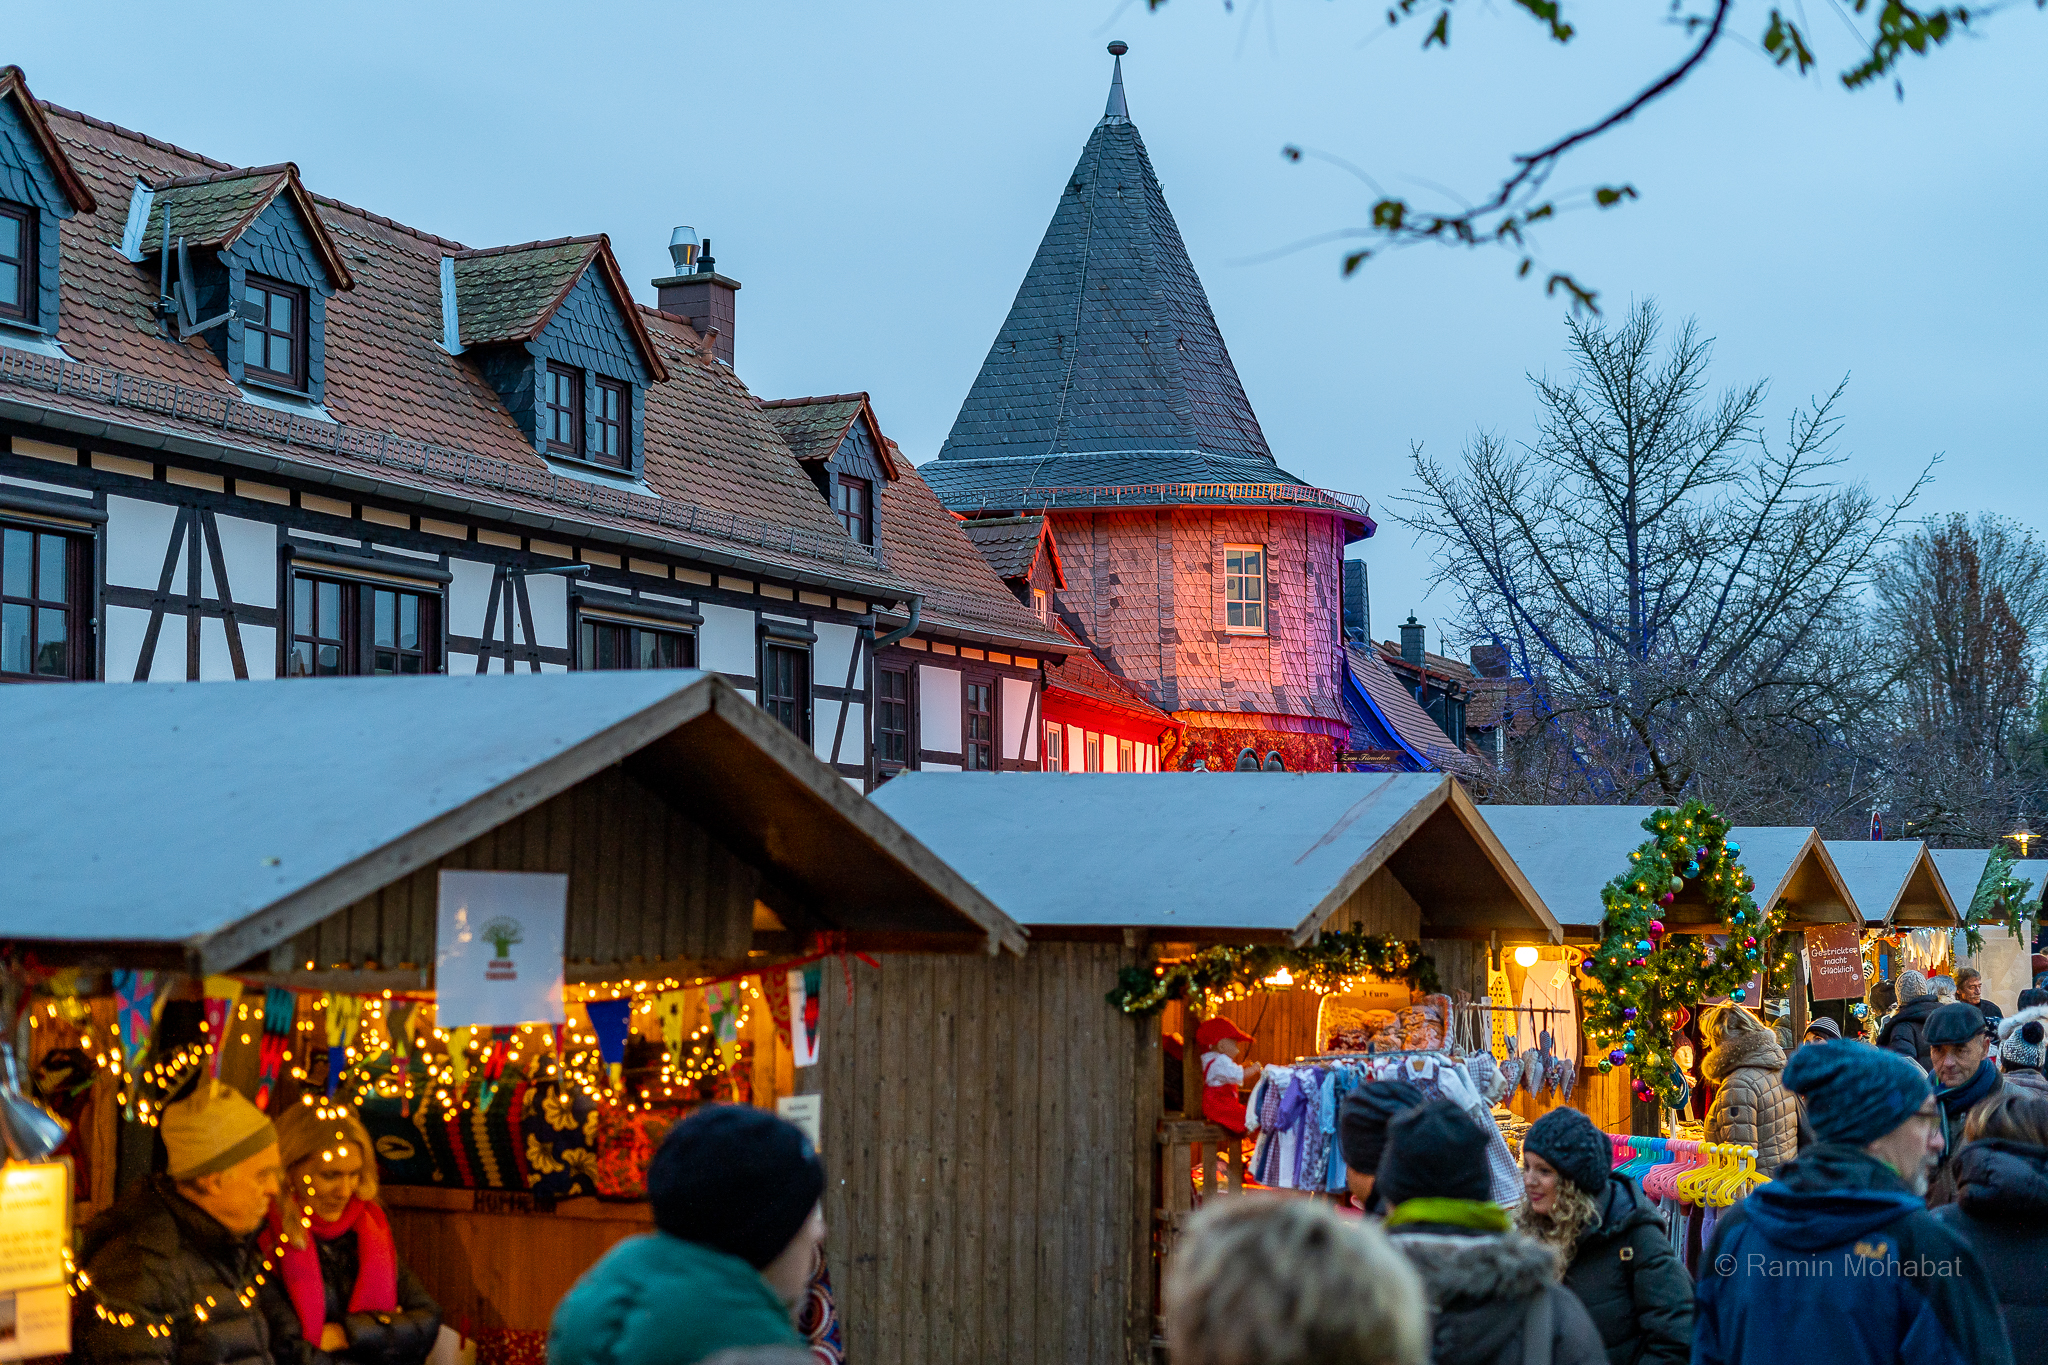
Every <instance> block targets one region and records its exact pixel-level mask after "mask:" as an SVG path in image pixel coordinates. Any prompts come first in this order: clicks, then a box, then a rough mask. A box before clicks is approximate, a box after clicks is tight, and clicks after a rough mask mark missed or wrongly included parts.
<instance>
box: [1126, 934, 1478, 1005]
mask: <svg viewBox="0 0 2048 1365" xmlns="http://www.w3.org/2000/svg"><path fill="white" fill-rule="evenodd" d="M1282 968H1285V969H1286V971H1287V973H1288V976H1289V977H1290V978H1291V980H1290V981H1288V982H1285V983H1281V984H1268V982H1267V978H1268V977H1271V976H1273V975H1274V974H1275V973H1277V972H1279V971H1280V970H1281V969H1282ZM1366 976H1376V977H1381V978H1386V979H1392V980H1399V981H1405V982H1407V983H1408V985H1409V987H1410V988H1411V989H1413V990H1418V991H1423V992H1425V993H1432V994H1433V993H1435V992H1437V991H1438V990H1440V989H1441V988H1442V987H1441V984H1440V983H1439V981H1438V979H1437V974H1436V959H1434V958H1432V957H1430V956H1429V955H1428V954H1426V953H1424V952H1423V951H1422V950H1421V948H1420V947H1419V946H1418V945H1416V944H1413V943H1403V942H1402V941H1401V940H1399V939H1396V938H1388V937H1386V936H1384V935H1381V934H1369V933H1366V932H1365V931H1364V930H1362V929H1356V930H1346V929H1335V930H1328V931H1326V932H1324V933H1323V934H1322V935H1321V936H1320V937H1319V938H1317V939H1316V941H1315V942H1313V943H1311V944H1309V945H1308V946H1307V947H1303V948H1289V947H1284V946H1281V945H1279V944H1271V943H1260V944H1252V945H1248V946H1246V947H1241V948H1240V947H1229V946H1224V947H1216V948H1204V949H1202V950H1201V951H1200V952H1198V953H1196V954H1195V955H1194V956H1193V957H1190V958H1187V959H1186V960H1184V961H1181V962H1171V963H1166V962H1162V963H1160V964H1158V965H1157V966H1155V967H1153V968H1152V969H1151V970H1150V971H1147V970H1146V969H1145V968H1143V967H1126V968H1124V969H1123V971H1122V972H1120V973H1118V975H1117V983H1116V989H1115V990H1113V991H1111V992H1110V993H1109V995H1108V997H1107V998H1108V1000H1109V1003H1110V1004H1112V1005H1115V1006H1116V1007H1117V1008H1118V1009H1120V1010H1122V1011H1123V1012H1124V1013H1125V1014H1131V1015H1147V1014H1157V1013H1158V1012H1159V1011H1160V1010H1161V1009H1163V1008H1165V1005H1166V1002H1167V1001H1169V1000H1184V999H1186V998H1188V997H1189V996H1194V997H1196V998H1197V999H1198V1000H1201V1001H1203V1002H1207V1001H1209V1000H1213V999H1218V998H1221V999H1238V998H1242V997H1243V996H1245V995H1248V994H1250V993H1251V992H1252V991H1255V990H1281V989H1284V988H1285V987H1286V986H1306V987H1307V988H1308V989H1309V990H1312V991H1316V992H1318V993H1321V994H1326V995H1327V994H1333V993H1337V994H1341V993H1343V992H1344V991H1345V990H1346V989H1347V988H1349V987H1351V986H1353V985H1355V983H1356V982H1357V981H1358V980H1359V979H1360V978H1362V977H1366Z"/></svg>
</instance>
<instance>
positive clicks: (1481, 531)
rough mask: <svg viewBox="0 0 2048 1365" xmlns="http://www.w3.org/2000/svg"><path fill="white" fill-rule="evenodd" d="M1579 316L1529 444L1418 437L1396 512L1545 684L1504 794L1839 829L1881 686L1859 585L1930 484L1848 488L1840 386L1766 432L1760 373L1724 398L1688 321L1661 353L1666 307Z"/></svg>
mask: <svg viewBox="0 0 2048 1365" xmlns="http://www.w3.org/2000/svg"><path fill="white" fill-rule="evenodd" d="M1566 326H1567V328H1568V329H1569V350H1570V354H1571V358H1572V359H1571V368H1570V371H1569V373H1568V374H1567V375H1566V376H1565V377H1564V378H1562V379H1553V378H1550V377H1534V376H1532V378H1531V383H1532V384H1533V386H1534V388H1535V391H1536V396H1537V403H1538V420H1537V429H1536V434H1535V436H1534V438H1533V439H1532V440H1530V441H1528V442H1526V443H1522V444H1519V445H1514V446H1510V445H1509V444H1508V443H1507V442H1506V441H1504V440H1502V439H1501V438H1500V437H1498V436H1496V435H1493V434H1491V433H1488V432H1481V433H1480V434H1478V435H1477V436H1475V437H1474V438H1473V440H1472V441H1471V442H1470V443H1469V444H1468V445H1467V447H1466V448H1465V451H1464V453H1463V456H1462V458H1461V460H1460V461H1459V462H1458V463H1457V464H1455V465H1446V464H1444V463H1441V462H1439V461H1437V460H1435V459H1433V458H1431V457H1430V456H1428V455H1427V454H1425V453H1424V452H1423V451H1422V450H1421V449H1419V448H1418V449H1417V450H1416V451H1415V452H1414V471H1415V476H1416V479H1417V480H1418V482H1419V484H1420V488H1419V490H1418V491H1416V492H1414V493H1412V494H1411V495H1410V496H1408V497H1407V498H1406V499H1404V500H1403V506H1402V508H1401V509H1400V510H1398V511H1397V513H1396V515H1397V516H1398V517H1399V518H1400V519H1401V520H1402V521H1403V522H1404V523H1405V524H1407V525H1408V526H1410V527H1412V528H1413V529H1415V530H1416V531H1418V532H1419V533H1420V534H1421V535H1422V536H1423V537H1424V538H1425V539H1427V540H1429V541H1432V542H1434V547H1435V551H1436V559H1437V563H1438V566H1439V567H1440V569H1441V570H1442V572H1443V573H1444V575H1445V577H1446V578H1447V579H1448V580H1449V582H1451V583H1452V584H1455V585H1456V587H1457V590H1458V592H1459V595H1460V598H1461V600H1460V602H1459V605H1458V608H1457V633H1459V634H1461V635H1462V636H1463V637H1465V639H1466V640H1467V641H1468V642H1482V641H1483V642H1487V643H1493V644H1498V645H1500V646H1502V647H1504V648H1505V649H1506V650H1507V654H1508V659H1509V661H1510V666H1511V668H1512V670H1513V671H1514V672H1515V673H1517V674H1518V675H1519V676H1520V677H1521V678H1522V680H1523V682H1524V685H1525V687H1526V688H1527V690H1528V693H1529V695H1530V696H1531V697H1532V698H1533V701H1534V706H1533V710H1534V712H1535V719H1534V723H1533V724H1531V725H1529V726H1527V727H1525V728H1524V730H1523V732H1522V733H1521V734H1519V735H1517V736H1515V738H1514V739H1513V740H1512V741H1511V746H1510V747H1511V752H1510V755H1509V761H1508V763H1507V764H1506V765H1505V771H1504V772H1503V774H1502V776H1501V778H1500V779H1499V780H1498V782H1497V784H1496V785H1497V787H1498V790H1496V791H1494V792H1492V793H1491V794H1492V795H1494V796H1495V797H1496V799H1503V798H1504V799H1519V800H1525V801H1584V802H1603V803H1605V802H1615V803H1631V802H1658V803H1663V802H1670V801H1677V800H1680V799H1682V798H1683V797H1684V796H1686V795H1688V794H1699V795H1702V796H1705V797H1707V798H1708V799H1710V800H1714V801H1716V802H1717V803H1718V804H1720V805H1721V806H1722V807H1723V809H1725V810H1727V811H1728V812H1729V813H1731V814H1734V815H1736V816H1737V817H1738V818H1741V819H1744V820H1748V819H1754V818H1785V817H1790V816H1796V818H1798V819H1800V820H1801V821H1806V820H1809V819H1811V820H1813V821H1814V822H1816V823H1822V824H1833V823H1835V820H1836V819H1837V818H1839V817H1838V813H1836V812H1832V811H1831V810H1828V809H1824V807H1827V806H1828V805H1829V803H1831V802H1833V803H1837V804H1842V806H1843V809H1847V808H1848V806H1852V805H1854V804H1855V803H1856V802H1857V801H1858V800H1859V799H1860V798H1859V797H1858V796H1857V795H1856V794H1855V791H1854V787H1855V782H1856V780H1857V771H1858V768H1859V766H1860V764H1861V760H1860V756H1859V755H1858V754H1857V753H1856V752H1855V751H1854V748H1853V745H1852V743H1851V737H1852V734H1853V733H1854V732H1855V731H1856V729H1857V727H1858V725H1859V723H1860V722H1861V721H1862V719H1863V718H1864V717H1865V716H1866V715H1867V714H1868V712H1869V710H1870V708H1871V707H1872V706H1873V705H1874V704H1875V703H1876V701H1877V699H1878V698H1879V697H1880V696H1881V695H1883V692H1884V690H1885V688H1886V687H1888V686H1889V685H1890V682H1891V679H1890V677H1889V676H1887V675H1886V673H1885V672H1884V670H1882V669H1874V668H1873V667H1872V666H1871V659H1872V649H1871V641H1870V639H1869V638H1868V636H1867V634H1866V630H1865V625H1864V621H1863V616H1862V612H1861V606H1860V598H1861V595H1862V593H1863V591H1864V588H1865V586H1866V584H1867V582H1868V579H1869V575H1870V572H1871V570H1872V568H1873V566H1874V564H1875V562H1876V561H1877V559H1878V557H1879V556H1880V554H1881V553H1882V551H1883V549H1884V547H1885V545H1886V543H1887V542H1888V541H1889V540H1890V539H1891V537H1892V535H1893V533H1894V530H1895V528H1896V526H1897V524H1898V522H1899V519H1900V517H1901V516H1902V514H1903V513H1904V512H1905V510H1906V508H1907V507H1908V506H1909V505H1910V504H1911V502H1912V500H1913V498H1914V496H1915V495H1916V494H1917V492H1918V489H1919V487H1920V482H1924V480H1925V478H1926V475H1925V474H1923V475H1922V479H1921V481H1920V482H1916V483H1915V484H1914V485H1913V487H1912V488H1909V489H1908V490H1906V492H1905V493H1903V494H1902V495H1900V496H1898V497H1897V498H1895V499H1893V500H1891V501H1889V502H1885V501H1880V500H1879V499H1878V498H1876V497H1874V496H1873V495H1872V494H1871V493H1869V492H1868V491H1867V490H1866V489H1865V488H1863V487H1862V486H1861V485H1845V484H1842V483H1840V482H1837V481H1836V479H1835V477H1834V471H1835V469H1836V467H1837V466H1839V465H1840V464H1841V463H1842V462H1843V457H1842V456H1840V455H1838V454H1836V453H1835V446H1836V440H1837V437H1838V436H1839V434H1840V430H1841V425H1842V420H1843V419H1842V417H1841V415H1840V412H1839V407H1840V403H1841V397H1842V392H1843V388H1842V386H1837V388H1836V389H1835V391H1834V392H1833V393H1830V394H1828V395H1827V396H1826V397H1825V398H1820V399H1816V400H1814V401H1813V402H1812V403H1810V404H1808V405H1807V406H1805V407H1802V408H1799V409H1797V410H1795V411H1794V412H1793V413H1792V414H1791V415H1790V416H1789V417H1788V418H1787V419H1786V422H1785V425H1784V428H1783V435H1782V436H1781V437H1778V438H1775V439H1774V438H1773V437H1772V436H1771V435H1769V434H1768V433H1767V432H1766V430H1765V427H1764V424H1763V421H1762V418H1761V416H1760V413H1761V409H1762V405H1763V400H1764V385H1763V384H1762V383H1760V382H1759V383H1752V384H1748V385H1744V386H1739V387H1736V388H1731V389H1728V390H1726V391H1725V392H1722V393H1720V394H1718V395H1711V394H1710V393H1709V392H1708V369H1709V363H1710V360H1711V352H1712V344H1711V342H1710V341H1709V340H1708V339H1707V338H1705V337H1703V336H1701V335H1700V332H1699V329H1698V327H1697V326H1696V325H1695V324H1694V323H1692V322H1686V323H1685V324H1683V325H1682V326H1680V327H1679V328H1678V329H1677V330H1676V332H1675V334H1674V335H1673V336H1672V337H1671V338H1670V343H1669V345H1668V346H1666V345H1664V344H1662V343H1663V339H1664V338H1663V331H1664V329H1663V326H1662V323H1661V320H1660V318H1659V316H1658V313H1657V310H1656V308H1655V306H1654V304H1651V303H1639V304H1637V305H1635V306H1634V307H1633V308H1631V310H1630V312H1629V315H1628V317H1627V319H1626V320H1625V321H1623V322H1621V323H1619V324H1618V325H1615V326H1613V327H1611V328H1610V327H1608V326H1607V325H1605V324H1603V323H1600V322H1599V321H1598V320H1597V319H1589V318H1585V317H1582V316H1576V315H1575V316H1573V317H1572V318H1570V319H1568V320H1567V322H1566ZM1845 383H1846V381H1845ZM1866 771H1867V770H1866ZM1824 817H1825V818H1824Z"/></svg>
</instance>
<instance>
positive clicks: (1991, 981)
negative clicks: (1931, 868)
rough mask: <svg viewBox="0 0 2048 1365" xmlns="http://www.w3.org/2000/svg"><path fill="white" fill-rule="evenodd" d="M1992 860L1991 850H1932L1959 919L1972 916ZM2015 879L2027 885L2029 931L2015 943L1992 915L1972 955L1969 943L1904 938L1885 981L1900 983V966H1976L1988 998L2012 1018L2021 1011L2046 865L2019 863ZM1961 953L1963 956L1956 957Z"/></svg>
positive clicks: (2023, 903)
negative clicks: (2013, 1014) (1972, 909)
mask: <svg viewBox="0 0 2048 1365" xmlns="http://www.w3.org/2000/svg"><path fill="white" fill-rule="evenodd" d="M1990 861H1991V850H1990V849H1985V848H1939V849H1936V850H1935V851H1934V865H1935V868H1936V869H1937V870H1938V871H1939V872H1940V873H1941V880H1942V884H1943V885H1944V886H1945V887H1946V888H1947V890H1948V895H1949V899H1950V900H1952V901H1953V902H1954V903H1955V907H1956V910H1957V912H1958V914H1960V915H1963V916H1967V915H1968V913H1969V909H1970V905H1971V903H1972V902H1973V901H1974V900H1975V899H1976V896H1977V892H1978V891H1979V889H1980V883H1981V882H1982V881H1983V880H1984V877H1985V873H1986V871H1987V868H1988V865H1989V864H1990ZM2012 875H2014V876H2016V877H2019V878H2022V879H2024V880H2025V881H2027V882H2028V887H2027V890H2026V892H2025V893H2024V895H2022V896H2021V897H2020V908H2021V909H2022V911H2023V912H2024V914H2025V927H2026V928H2027V930H2028V931H2029V932H2027V933H2025V934H2023V935H2022V936H2021V938H2019V939H2015V938H2014V936H2013V934H2012V931H2011V930H2010V929H2009V928H2007V927H2005V926H2004V925H2002V924H1999V923H1996V922H1995V920H1996V918H1997V916H1996V915H1995V913H1994V915H1993V917H1992V919H1991V920H1987V921H1986V922H1984V923H1983V924H1981V925H1980V926H1979V927H1978V931H1977V932H1978V935H1979V937H1980V938H1981V939H1982V941H1983V947H1982V949H1981V951H1979V952H1978V953H1977V954H1975V955H1974V956H1973V955H1970V954H1969V953H1968V951H1967V944H1966V943H1960V942H1957V941H1955V939H1954V938H1953V936H1950V935H1942V936H1940V937H1939V938H1936V937H1934V936H1932V935H1928V934H1918V935H1914V936H1912V937H1910V938H1907V937H1902V938H1901V939H1900V940H1899V941H1898V942H1897V944H1896V949H1897V951H1895V952H1891V953H1889V954H1888V956H1887V964H1888V965H1889V967H1890V975H1889V976H1888V977H1887V978H1886V979H1888V980H1893V981H1896V980H1897V978H1898V973H1899V971H1900V970H1901V968H1902V967H1918V968H1921V969H1923V970H1928V971H1930V972H1934V971H1939V972H1946V973H1948V974H1950V975H1953V974H1954V973H1955V971H1956V970H1957V969H1959V968H1961V967H1964V966H1971V967H1975V968H1977V970H1978V971H1980V972H1982V973H1983V974H1984V998H1985V999H1986V1000H1991V1001H1995V1002H1996V1003H1997V1004H1998V1005H1999V1006H2000V1007H2001V1008H2003V1009H2004V1010H2005V1011H2006V1012H2007V1013H2011V1012H2012V1011H2013V1010H2014V1009H2015V1008H2017V1006H2018V1000H2019V993H2020V992H2021V991H2023V990H2025V989H2026V988H2027V987H2028V986H2030V985H2032V984H2033V970H2032V966H2031V962H2032V954H2033V939H2034V938H2035V937H2037V934H2035V933H2034V932H2032V931H2033V929H2034V926H2036V925H2038V924H2039V922H2040V909H2041V894H2042V891H2043V889H2044V887H2048V863H2044V862H2043V861H2041V860H2038V859H2035V860H2027V861H2022V860H2015V861H2014V862H2013V864H2012ZM1958 954H1961V955H1962V956H1961V957H1960V958H1958V956H1957V955H1958Z"/></svg>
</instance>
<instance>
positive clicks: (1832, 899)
mask: <svg viewBox="0 0 2048 1365" xmlns="http://www.w3.org/2000/svg"><path fill="white" fill-rule="evenodd" d="M1479 809H1480V810H1481V812H1483V813H1484V814H1485V816H1486V821H1487V823H1488V824H1489V825H1491V826H1492V827H1493V829H1494V831H1495V833H1497V834H1498V835H1499V836H1500V841H1501V843H1502V844H1503V845H1504V846H1505V847H1506V848H1507V851H1508V854H1509V856H1511V857H1512V858H1514V860H1515V862H1516V863H1517V864H1519V865H1520V867H1521V868H1522V870H1523V872H1525V873H1526V874H1527V875H1528V878H1529V881H1530V883H1531V884H1533V885H1534V886H1535V887H1536V889H1537V891H1538V892H1539V893H1540V894H1541V895H1542V897H1543V899H1544V902H1545V903H1546V904H1547V905H1549V906H1550V908H1551V909H1552V910H1553V911H1555V912H1556V914H1557V918H1558V920H1559V922H1560V923H1563V924H1565V925H1566V926H1568V927H1572V926H1575V927H1576V928H1578V929H1579V930H1580V931H1581V933H1584V932H1585V931H1588V930H1591V931H1593V932H1595V933H1597V932H1598V930H1599V927H1600V922H1601V920H1602V918H1603V917H1604V916H1605V914H1606V909H1605V906H1604V904H1603V903H1602V901H1601V898H1600V892H1601V889H1602V888H1603V887H1605V886H1606V885H1607V883H1608V882H1610V881H1612V880H1614V878H1616V877H1618V876H1620V875H1621V874H1622V873H1623V872H1624V871H1625V870H1626V869H1627V868H1628V865H1629V861H1628V855H1629V854H1630V853H1631V852H1632V851H1634V850H1635V849H1637V848H1638V847H1640V846H1641V845H1642V844H1643V843H1644V842H1645V841H1646V840H1647V839H1649V837H1650V835H1649V833H1648V831H1646V830H1645V829H1644V828H1643V821H1645V820H1647V819H1648V818H1649V817H1650V815H1651V813H1652V812H1654V811H1655V810H1656V809H1657V807H1655V806H1481V807H1480V808H1479ZM1729 837H1730V838H1732V839H1733V840H1734V841H1735V842H1736V843H1737V844H1738V845H1739V846H1740V847H1741V850H1742V851H1741V852H1740V853H1739V854H1738V855H1737V861H1738V862H1740V863H1741V864H1742V866H1743V869H1744V870H1745V871H1747V872H1748V873H1749V875H1750V876H1752V877H1754V878H1755V879H1756V890H1755V891H1753V892H1752V893H1750V894H1751V895H1752V897H1753V898H1754V899H1755V901H1756V903H1757V904H1758V905H1760V906H1764V907H1769V906H1771V905H1774V904H1776V903H1777V902H1778V901H1780V900H1790V901H1792V902H1793V904H1794V905H1795V906H1796V907H1797V909H1798V911H1799V913H1798V914H1797V915H1796V916H1795V917H1794V919H1793V920H1792V923H1793V924H1794V925H1805V924H1848V923H1859V922H1860V921H1859V920H1858V919H1857V915H1858V914H1859V913H1860V909H1859V907H1858V906H1857V903H1856V900H1855V898H1854V897H1853V896H1852V895H1851V894H1850V892H1849V888H1848V886H1847V885H1846V884H1845V883H1844V881H1843V879H1842V876H1841V874H1840V873H1839V872H1838V871H1837V870H1836V868H1835V865H1834V860H1833V859H1832V858H1830V857H1829V856H1828V850H1827V847H1826V845H1824V844H1823V843H1822V842H1821V839H1820V835H1819V834H1818V833H1817V832H1815V831H1814V830H1813V829H1811V828H1809V827H1807V826H1804V825H1743V826H1737V827H1735V828H1733V829H1731V830H1730V831H1729ZM1684 895H1685V899H1683V900H1681V901H1680V903H1679V905H1678V906H1677V907H1674V912H1673V913H1669V914H1667V915H1666V916H1665V918H1666V919H1667V920H1670V921H1671V922H1672V923H1679V922H1681V921H1682V920H1683V918H1684V917H1683V915H1681V914H1679V913H1677V912H1684V911H1687V910H1688V903H1689V901H1690V900H1691V898H1692V896H1693V888H1691V887H1688V888H1687V891H1686V892H1685V893H1684Z"/></svg>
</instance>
